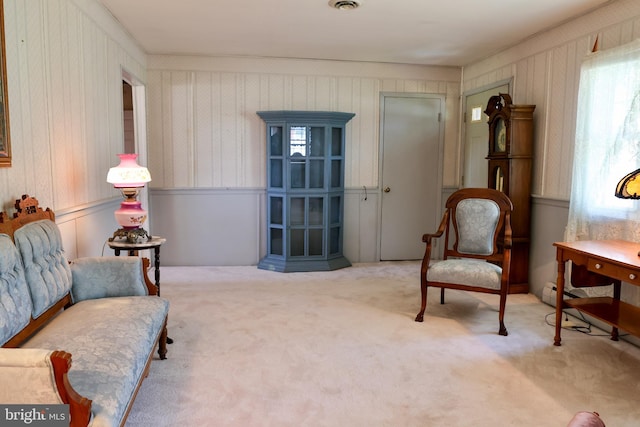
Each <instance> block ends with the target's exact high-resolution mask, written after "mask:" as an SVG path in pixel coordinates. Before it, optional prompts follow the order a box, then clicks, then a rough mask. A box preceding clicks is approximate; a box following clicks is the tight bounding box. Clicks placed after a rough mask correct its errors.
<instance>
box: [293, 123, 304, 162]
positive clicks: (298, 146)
mask: <svg viewBox="0 0 640 427" xmlns="http://www.w3.org/2000/svg"><path fill="white" fill-rule="evenodd" d="M289 155H290V156H291V157H306V156H307V127H306V126H291V130H290V132H289Z"/></svg>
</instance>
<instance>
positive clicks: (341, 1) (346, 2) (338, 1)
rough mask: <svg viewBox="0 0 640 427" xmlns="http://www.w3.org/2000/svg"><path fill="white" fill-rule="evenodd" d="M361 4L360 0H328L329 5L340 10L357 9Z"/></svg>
mask: <svg viewBox="0 0 640 427" xmlns="http://www.w3.org/2000/svg"><path fill="white" fill-rule="evenodd" d="M361 4H362V1H360V0H329V6H331V7H334V8H336V9H340V10H353V9H357V8H358V7H359V6H360V5H361Z"/></svg>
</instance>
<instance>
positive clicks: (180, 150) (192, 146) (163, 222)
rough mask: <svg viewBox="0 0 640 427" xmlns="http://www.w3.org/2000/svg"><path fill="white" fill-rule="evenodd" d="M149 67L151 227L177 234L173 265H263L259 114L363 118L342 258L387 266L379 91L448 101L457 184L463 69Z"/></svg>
mask: <svg viewBox="0 0 640 427" xmlns="http://www.w3.org/2000/svg"><path fill="white" fill-rule="evenodd" d="M148 64H149V66H148V70H147V76H148V79H147V82H148V86H147V89H148V92H147V93H148V111H149V126H148V127H149V168H150V171H151V173H152V176H153V181H152V182H151V211H152V213H153V220H152V224H151V226H152V230H153V233H154V234H161V235H167V236H170V237H171V236H175V237H176V239H168V240H167V245H166V246H167V248H163V263H168V264H178V265H186V264H190V265H193V264H199V265H221V264H228V263H232V264H245V265H246V264H256V263H257V262H258V261H259V259H260V258H261V257H262V256H264V252H265V244H264V227H265V226H266V219H265V218H266V217H265V210H264V200H262V198H263V195H264V191H265V186H266V138H265V125H264V123H263V122H262V120H261V119H260V118H259V117H258V116H257V114H256V112H257V111H261V110H327V111H344V112H350V113H355V117H354V118H353V119H352V120H351V121H350V122H349V123H348V124H347V134H346V151H345V157H346V162H345V187H346V197H345V237H344V240H345V242H344V248H345V249H344V253H345V255H346V256H347V258H348V259H349V260H350V261H352V262H361V261H377V260H379V257H378V255H377V253H378V251H377V233H378V227H379V225H378V224H379V221H378V213H379V203H378V202H379V200H380V199H379V197H378V195H379V191H380V190H379V188H378V186H379V176H378V171H379V164H378V162H379V159H378V155H379V129H380V118H379V113H380V93H381V92H410V93H432V94H443V95H445V96H446V114H445V123H446V124H445V155H444V157H445V160H444V161H445V167H444V176H443V182H444V184H445V185H449V186H455V185H457V184H458V177H459V169H458V168H459V146H458V143H459V137H458V133H459V132H458V124H459V95H460V93H459V90H460V70H459V69H456V68H446V67H426V66H411V65H400V64H397V65H393V64H377V63H356V62H346V61H313V60H284V59H259V58H204V57H176V56H151V57H149V61H148ZM363 187H366V188H367V196H368V197H367V198H366V200H364V188H363ZM169 195H170V196H171V197H167V196H169ZM230 212H236V214H235V215H230V214H229V213H230ZM247 213H249V214H247ZM174 215H175V216H178V215H179V217H174ZM205 218H206V220H205ZM256 227H258V228H256ZM194 230H198V232H197V233H194V232H193V231H194ZM256 231H257V232H256ZM180 236H189V238H188V239H185V238H180ZM236 252H237V253H239V255H238V256H237V257H235V258H230V257H229V253H236Z"/></svg>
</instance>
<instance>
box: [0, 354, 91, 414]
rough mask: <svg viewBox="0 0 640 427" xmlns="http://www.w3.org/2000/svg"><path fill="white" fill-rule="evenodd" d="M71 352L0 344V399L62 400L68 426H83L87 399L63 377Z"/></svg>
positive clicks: (10, 401)
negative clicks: (65, 406) (65, 407)
mask: <svg viewBox="0 0 640 427" xmlns="http://www.w3.org/2000/svg"><path fill="white" fill-rule="evenodd" d="M70 367H71V355H70V354H69V353H66V352H64V351H57V350H56V351H51V350H45V349H26V348H0V402H2V403H3V404H33V405H38V404H44V405H46V404H49V405H51V404H56V405H59V404H66V405H69V414H70V416H71V423H70V425H71V426H74V427H75V426H87V425H88V424H89V421H90V420H91V400H89V399H87V398H85V397H82V396H81V395H80V394H78V393H77V392H76V391H75V390H74V389H73V387H72V386H71V384H70V383H69V379H68V378H67V373H68V372H69V368H70Z"/></svg>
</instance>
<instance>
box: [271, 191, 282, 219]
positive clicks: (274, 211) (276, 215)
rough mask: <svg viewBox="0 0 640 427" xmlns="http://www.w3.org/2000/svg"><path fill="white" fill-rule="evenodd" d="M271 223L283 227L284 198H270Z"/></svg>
mask: <svg viewBox="0 0 640 427" xmlns="http://www.w3.org/2000/svg"><path fill="white" fill-rule="evenodd" d="M270 204H271V206H270V209H269V215H270V221H271V224H279V225H282V224H283V222H282V197H273V196H272V197H270Z"/></svg>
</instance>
